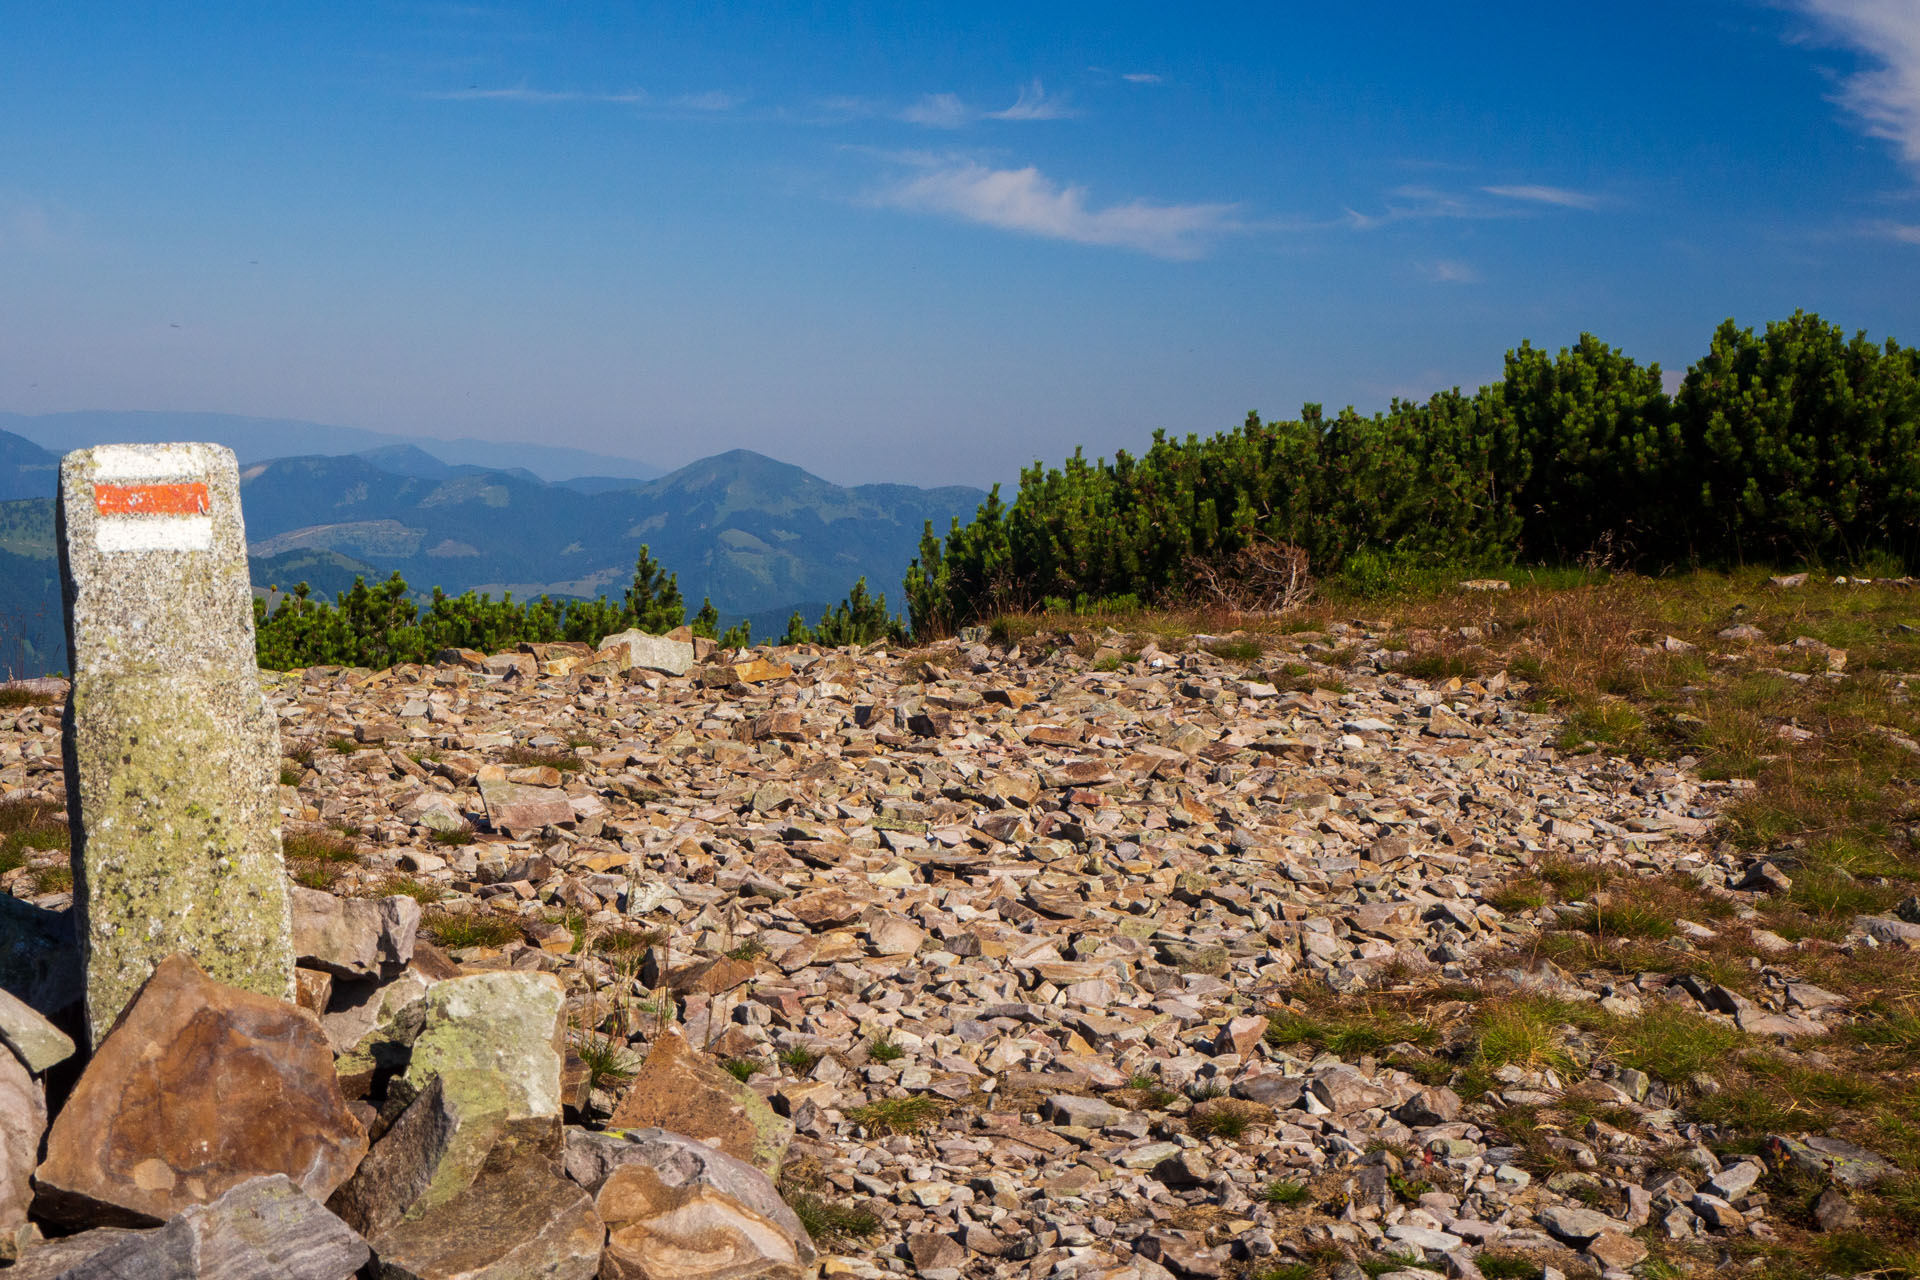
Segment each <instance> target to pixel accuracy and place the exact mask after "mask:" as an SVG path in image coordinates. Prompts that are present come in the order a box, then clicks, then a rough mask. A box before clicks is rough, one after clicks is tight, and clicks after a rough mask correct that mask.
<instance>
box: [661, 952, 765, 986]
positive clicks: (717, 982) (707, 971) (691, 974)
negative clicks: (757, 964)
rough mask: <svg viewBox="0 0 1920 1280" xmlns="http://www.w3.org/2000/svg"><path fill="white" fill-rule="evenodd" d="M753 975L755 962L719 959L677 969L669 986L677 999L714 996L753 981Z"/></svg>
mask: <svg viewBox="0 0 1920 1280" xmlns="http://www.w3.org/2000/svg"><path fill="white" fill-rule="evenodd" d="M753 975H754V967H753V961H751V960H734V959H731V958H729V957H727V956H718V957H716V958H714V959H712V960H703V961H701V962H700V963H699V964H690V965H688V966H686V967H685V968H683V969H676V970H675V971H674V972H673V973H671V974H669V975H668V977H667V986H668V987H669V988H671V989H672V991H673V994H675V995H677V996H714V995H719V994H720V993H721V992H723V991H731V990H733V989H734V988H735V987H737V986H739V985H740V984H741V983H743V982H747V981H750V980H751V979H752V978H753Z"/></svg>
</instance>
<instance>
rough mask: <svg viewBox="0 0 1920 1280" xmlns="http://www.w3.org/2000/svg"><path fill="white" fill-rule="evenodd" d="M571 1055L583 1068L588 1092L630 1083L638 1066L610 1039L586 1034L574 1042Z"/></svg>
mask: <svg viewBox="0 0 1920 1280" xmlns="http://www.w3.org/2000/svg"><path fill="white" fill-rule="evenodd" d="M573 1052H574V1053H575V1054H576V1055H577V1056H578V1057H579V1059H580V1060H581V1061H582V1062H584V1063H586V1064H587V1083H588V1087H589V1088H593V1089H604V1088H606V1087H607V1086H608V1085H615V1084H624V1083H626V1082H627V1081H629V1080H631V1079H633V1077H634V1074H635V1073H636V1072H638V1071H639V1069H640V1064H639V1061H638V1059H636V1058H635V1056H634V1055H633V1053H632V1052H631V1051H630V1050H628V1048H627V1046H626V1045H624V1044H622V1043H621V1042H620V1041H618V1040H615V1039H614V1038H613V1037H611V1036H603V1035H598V1034H596V1033H593V1032H588V1033H586V1034H584V1035H581V1036H578V1037H576V1038H575V1040H574V1044H573Z"/></svg>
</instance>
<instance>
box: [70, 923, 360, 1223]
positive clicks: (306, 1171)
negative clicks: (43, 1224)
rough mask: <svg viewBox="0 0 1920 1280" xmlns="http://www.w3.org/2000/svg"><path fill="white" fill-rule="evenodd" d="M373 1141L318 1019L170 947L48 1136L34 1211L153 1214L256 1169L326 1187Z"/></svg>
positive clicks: (120, 1217) (313, 1192)
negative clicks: (337, 1072)
mask: <svg viewBox="0 0 1920 1280" xmlns="http://www.w3.org/2000/svg"><path fill="white" fill-rule="evenodd" d="M366 1151H367V1134H366V1130H365V1129H363V1128H362V1127H361V1125H360V1122H359V1121H358V1120H356V1119H355V1118H354V1117H353V1115H352V1113H351V1112H349V1111H348V1110H347V1103H346V1099H345V1098H344V1097H343V1096H342V1095H341V1092H340V1084H339V1081H338V1080H337V1079H336V1078H335V1076H334V1072H333V1052H332V1050H331V1049H329V1048H328V1046H327V1039H326V1036H325V1035H324V1034H323V1033H322V1032H321V1030H320V1024H319V1022H318V1020H316V1019H315V1018H314V1016H313V1015H312V1014H311V1013H308V1012H307V1011H306V1010H304V1009H301V1008H299V1007H297V1006H295V1005H293V1004H289V1003H288V1002H286V1001H284V1000H276V999H274V998H273V997H271V996H263V995H259V994H256V993H254V992H251V991H242V990H240V989H238V988H236V987H228V986H223V985H221V984H220V983H217V982H215V981H214V980H213V979H211V978H209V977H208V976H207V975H206V974H205V973H202V972H201V970H200V967H199V966H198V965H196V964H195V963H194V962H193V961H192V960H190V959H188V958H187V957H186V956H184V955H173V956H169V957H168V958H166V959H165V960H162V961H161V962H160V964H159V966H158V967H157V968H155V970H154V971H153V975H152V976H151V977H150V978H148V979H147V981H146V983H145V984H144V985H143V986H142V987H141V988H140V990H139V991H138V992H137V993H135V995H134V998H133V1001H132V1003H130V1004H129V1005H128V1006H127V1008H126V1010H125V1011H124V1012H123V1013H122V1015H121V1018H120V1020H119V1021H118V1022H117V1023H116V1024H115V1025H114V1027H113V1029H112V1030H111V1031H110V1032H109V1033H108V1034H107V1037H106V1039H105V1040H103V1041H102V1042H101V1044H100V1048H99V1049H98V1051H96V1052H95V1054H94V1056H93V1060H92V1062H90V1063H89V1064H88V1065H87V1069H86V1071H85V1073H84V1074H82V1075H81V1077H80V1081H79V1084H78V1085H76V1086H75V1088H74V1091H73V1095H72V1096H71V1097H70V1098H68V1100H67V1103H66V1105H65V1106H64V1107H62V1108H61V1110H60V1114H59V1116H58V1117H57V1118H56V1119H55V1120H54V1123H53V1128H52V1131H51V1132H50V1133H49V1134H48V1135H47V1158H46V1161H45V1163H43V1164H42V1165H41V1166H40V1169H39V1171H38V1172H37V1173H36V1174H35V1177H34V1181H35V1184H36V1185H37V1186H38V1188H39V1196H38V1198H37V1199H36V1201H35V1211H36V1213H37V1214H39V1215H40V1216H42V1217H45V1218H48V1219H50V1220H53V1221H56V1222H64V1223H71V1224H73V1225H86V1226H100V1225H104V1226H147V1225H151V1224H154V1223H158V1222H163V1221H165V1220H166V1219H168V1218H170V1217H172V1216H173V1215H174V1214H176V1213H178V1212H180V1211H181V1210H182V1209H184V1208H186V1207H187V1206H188V1205H190V1204H204V1203H207V1202H208V1201H211V1200H213V1199H215V1198H216V1197H218V1196H220V1195H221V1194H223V1193H224V1192H226V1191H227V1190H229V1189H230V1188H232V1187H235V1186H237V1185H238V1184H240V1183H242V1182H245V1181H247V1180H248V1179H250V1178H254V1177H259V1176H264V1175H270V1174H275V1173H282V1174H286V1175H287V1176H288V1177H290V1178H292V1179H293V1180H294V1181H295V1183H296V1184H298V1186H299V1188H300V1190H301V1191H303V1192H305V1193H306V1194H307V1195H309V1196H312V1197H314V1198H315V1199H325V1198H326V1197H327V1196H329V1195H331V1194H332V1193H333V1190H334V1188H335V1187H337V1186H339V1185H340V1183H341V1182H343V1181H345V1180H346V1177H347V1175H348V1174H350V1173H352V1172H353V1168H354V1166H355V1165H357V1164H358V1163H359V1162H360V1158H361V1157H362V1156H364V1155H365V1154H366Z"/></svg>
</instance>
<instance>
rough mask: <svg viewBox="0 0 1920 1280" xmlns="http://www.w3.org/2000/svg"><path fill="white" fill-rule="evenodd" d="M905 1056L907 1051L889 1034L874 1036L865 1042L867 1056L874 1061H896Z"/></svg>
mask: <svg viewBox="0 0 1920 1280" xmlns="http://www.w3.org/2000/svg"><path fill="white" fill-rule="evenodd" d="M906 1056H907V1051H906V1050H905V1049H903V1048H901V1047H900V1046H899V1045H897V1044H895V1043H894V1042H893V1040H892V1038H891V1037H889V1036H875V1037H874V1038H873V1039H872V1040H871V1041H869V1042H868V1043H867V1057H868V1058H870V1059H871V1060H873V1061H874V1062H898V1061H900V1059H902V1058H904V1057H906Z"/></svg>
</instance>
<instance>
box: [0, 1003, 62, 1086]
mask: <svg viewBox="0 0 1920 1280" xmlns="http://www.w3.org/2000/svg"><path fill="white" fill-rule="evenodd" d="M0 1044H4V1045H5V1046H6V1047H7V1048H9V1049H11V1050H13V1052H14V1053H15V1054H16V1055H17V1056H18V1057H19V1059H20V1061H21V1062H23V1063H25V1064H26V1066H27V1070H29V1071H31V1072H33V1073H34V1074H35V1075H39V1074H40V1073H41V1072H43V1071H45V1070H46V1069H47V1068H48V1067H51V1066H53V1065H54V1064H56V1063H59V1062H64V1061H66V1060H67V1059H68V1058H71V1057H72V1056H73V1047H74V1046H73V1037H71V1036H69V1035H68V1034H67V1033H66V1032H64V1031H62V1030H61V1029H60V1028H58V1027H56V1026H54V1025H53V1024H52V1023H51V1022H48V1021H47V1020H46V1019H45V1018H44V1017H42V1016H41V1015H40V1011H39V1010H37V1009H35V1008H34V1007H33V1006H32V1005H29V1004H27V1003H26V1002H25V1001H23V1000H20V999H18V998H16V997H15V996H14V995H13V994H12V993H11V992H8V991H7V990H5V989H4V988H0Z"/></svg>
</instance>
